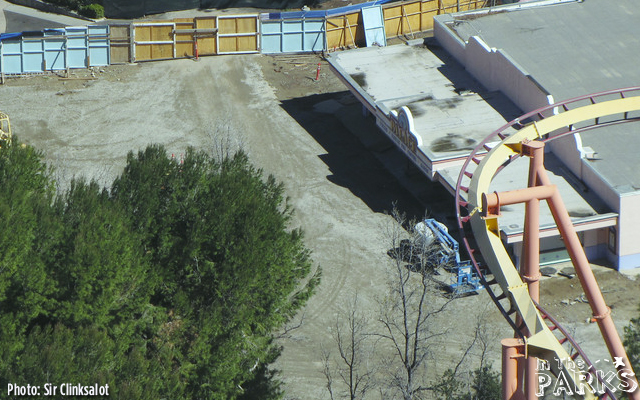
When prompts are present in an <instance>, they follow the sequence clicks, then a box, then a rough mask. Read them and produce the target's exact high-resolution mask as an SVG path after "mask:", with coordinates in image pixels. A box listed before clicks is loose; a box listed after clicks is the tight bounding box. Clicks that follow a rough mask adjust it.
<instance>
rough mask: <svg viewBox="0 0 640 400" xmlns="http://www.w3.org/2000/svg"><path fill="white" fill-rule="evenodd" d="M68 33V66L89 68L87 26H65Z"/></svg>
mask: <svg viewBox="0 0 640 400" xmlns="http://www.w3.org/2000/svg"><path fill="white" fill-rule="evenodd" d="M64 30H65V32H66V34H67V66H68V67H69V68H87V67H88V66H89V64H88V63H87V56H88V45H89V40H88V38H87V28H86V27H85V26H74V27H66V28H64Z"/></svg>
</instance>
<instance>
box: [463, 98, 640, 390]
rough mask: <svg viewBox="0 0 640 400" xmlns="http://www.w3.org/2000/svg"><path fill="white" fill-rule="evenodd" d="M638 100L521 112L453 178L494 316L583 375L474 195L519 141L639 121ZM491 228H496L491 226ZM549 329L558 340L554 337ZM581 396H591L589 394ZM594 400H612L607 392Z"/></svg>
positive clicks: (572, 346) (576, 350) (573, 346)
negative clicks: (483, 216)
mask: <svg viewBox="0 0 640 400" xmlns="http://www.w3.org/2000/svg"><path fill="white" fill-rule="evenodd" d="M638 96H640V87H632V88H625V89H620V90H612V91H606V92H601V93H597V94H592V95H587V96H580V97H576V98H573V99H570V100H567V101H564V102H561V103H556V104H552V105H548V106H545V107H542V108H540V109H537V110H535V111H532V112H530V113H527V114H525V115H523V116H521V117H520V118H517V119H515V120H513V121H511V122H509V123H507V124H505V125H503V126H502V127H500V128H499V129H498V130H496V131H495V132H493V133H492V134H491V135H489V136H487V137H486V138H485V139H484V140H483V141H482V142H481V143H480V144H479V145H478V146H477V147H476V148H475V149H474V150H473V151H472V152H471V154H470V155H469V156H468V158H467V160H466V161H465V163H464V164H463V167H462V170H461V172H460V175H459V177H458V181H457V185H456V194H455V196H456V217H457V221H458V228H459V229H460V236H461V238H462V242H463V244H464V247H465V248H466V250H467V253H468V255H469V257H470V259H471V262H472V263H473V266H474V268H475V270H476V272H477V273H478V275H479V277H480V278H481V280H482V283H483V284H484V285H485V288H486V289H487V292H488V293H489V296H490V297H491V299H492V300H493V302H494V303H495V304H496V306H497V308H498V310H499V311H500V313H501V314H502V315H503V316H504V318H505V319H506V320H507V322H508V323H509V325H510V326H511V327H512V328H513V329H514V332H515V333H516V335H517V336H518V337H520V338H521V339H524V338H525V337H524V334H523V329H524V328H525V327H527V328H528V329H529V331H530V332H532V337H531V338H529V339H530V342H531V341H532V340H533V341H534V342H535V345H534V347H533V348H536V347H535V346H538V347H537V349H538V354H537V355H539V356H540V357H541V358H545V356H546V357H549V356H552V355H553V356H555V357H557V358H559V359H564V358H565V357H571V359H572V360H575V359H576V358H577V357H580V358H581V359H582V361H583V362H584V363H585V365H587V366H588V369H589V371H591V370H592V369H594V368H595V367H594V366H593V364H592V363H591V362H590V361H589V359H588V358H587V356H586V354H585V353H584V351H582V349H580V347H579V346H578V345H577V343H576V341H575V340H574V339H573V338H572V337H571V336H570V335H569V333H568V332H567V331H566V329H564V328H563V327H562V326H561V325H560V323H558V321H556V320H555V319H553V317H551V316H550V315H549V314H548V313H547V312H546V311H544V310H542V308H541V307H540V306H539V305H538V304H537V303H534V302H533V301H532V300H531V298H530V297H529V296H528V294H527V292H526V284H525V283H524V282H523V281H522V280H521V278H520V276H519V273H518V271H517V270H516V268H515V266H514V265H513V263H512V262H511V261H510V259H509V260H508V261H506V262H505V260H506V259H508V255H507V253H506V250H505V249H504V246H503V245H502V243H501V241H500V239H499V238H498V237H494V236H495V235H493V234H492V231H491V229H489V227H488V225H487V223H486V222H485V221H483V220H482V219H481V218H480V213H479V211H480V208H481V201H480V196H481V195H482V193H486V191H487V190H488V182H490V181H491V179H493V176H494V175H495V174H497V173H498V172H500V171H501V170H502V169H503V168H504V167H506V166H507V165H508V164H509V163H511V162H512V161H514V160H515V159H516V158H518V157H519V153H518V151H516V150H514V149H516V148H517V143H520V142H522V141H523V140H539V141H543V142H550V141H553V140H556V139H559V138H562V137H565V136H567V135H573V134H576V133H579V132H584V131H588V130H591V129H596V128H600V127H603V126H608V125H614V124H621V123H627V122H634V121H639V120H640V113H639V112H636V111H638V110H640V97H638ZM549 117H553V118H549ZM545 119H548V121H545ZM552 120H553V122H552ZM485 158H486V160H485ZM489 158H491V159H489ZM479 174H482V175H483V176H482V177H480V176H479ZM492 228H493V229H494V230H497V225H496V226H495V227H492ZM493 233H495V232H493ZM480 265H483V266H488V267H489V270H490V272H491V274H492V275H493V278H492V279H489V278H488V277H487V276H486V275H485V271H483V270H482V268H480ZM548 322H550V323H551V324H550V325H549V324H548ZM552 330H553V331H555V332H559V333H561V335H562V336H563V337H561V338H560V339H558V338H557V337H556V336H554V334H553V333H552ZM534 337H535V339H534ZM563 344H564V345H565V346H568V349H567V348H565V347H563ZM569 351H570V352H571V353H572V356H569ZM596 375H597V374H596ZM572 378H573V379H575V378H576V377H572ZM605 387H606V386H605ZM584 397H585V398H596V396H593V395H592V396H589V394H587V395H585V396H584ZM600 398H602V399H609V398H610V399H616V398H615V396H614V395H613V393H611V391H607V392H606V393H604V394H602V395H601V396H600Z"/></svg>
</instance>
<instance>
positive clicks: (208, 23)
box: [194, 17, 218, 56]
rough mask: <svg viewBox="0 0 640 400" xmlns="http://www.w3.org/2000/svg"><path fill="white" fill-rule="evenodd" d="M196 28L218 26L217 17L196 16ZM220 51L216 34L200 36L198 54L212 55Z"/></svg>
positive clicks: (213, 27)
mask: <svg viewBox="0 0 640 400" xmlns="http://www.w3.org/2000/svg"><path fill="white" fill-rule="evenodd" d="M194 20H195V24H196V29H215V28H217V27H218V25H217V19H216V17H207V18H195V19H194ZM217 53H218V46H217V45H216V38H215V36H213V35H212V36H210V37H199V38H198V54H199V55H201V56H210V55H214V54H217Z"/></svg>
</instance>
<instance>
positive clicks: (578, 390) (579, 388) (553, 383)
mask: <svg viewBox="0 0 640 400" xmlns="http://www.w3.org/2000/svg"><path fill="white" fill-rule="evenodd" d="M555 362H556V363H557V364H556V366H557V376H554V374H552V372H551V370H552V368H551V365H550V364H549V362H547V361H545V360H538V365H537V367H536V370H537V371H538V391H537V392H536V395H537V396H538V397H542V396H544V395H545V392H552V393H553V394H554V396H562V395H564V394H566V395H569V396H571V395H573V394H578V395H584V394H585V393H587V392H591V393H593V394H595V395H601V394H604V393H606V392H607V391H609V392H611V393H616V392H627V393H631V392H634V391H635V390H636V389H638V384H637V383H636V382H635V380H634V379H632V377H633V376H634V373H633V371H632V370H631V369H629V368H628V367H627V366H626V365H625V364H624V361H623V360H622V357H615V360H614V361H609V360H606V359H605V360H602V362H600V360H599V361H596V362H595V363H594V368H591V369H589V366H588V365H587V364H586V363H585V362H584V361H582V360H578V361H573V360H572V359H571V358H566V359H562V358H561V359H555ZM598 367H601V368H602V369H598Z"/></svg>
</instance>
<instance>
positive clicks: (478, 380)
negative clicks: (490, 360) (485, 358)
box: [434, 365, 502, 400]
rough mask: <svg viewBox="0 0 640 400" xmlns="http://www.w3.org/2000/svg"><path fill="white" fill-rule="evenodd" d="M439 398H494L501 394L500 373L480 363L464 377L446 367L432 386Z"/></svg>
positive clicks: (442, 399)
mask: <svg viewBox="0 0 640 400" xmlns="http://www.w3.org/2000/svg"><path fill="white" fill-rule="evenodd" d="M434 389H435V390H434V391H435V393H436V397H437V398H438V399H440V400H495V399H500V397H501V396H502V383H501V379H500V373H499V372H497V371H495V370H494V369H493V367H492V366H491V365H482V366H480V367H479V368H478V369H476V370H475V371H473V372H472V373H471V374H470V376H467V377H466V379H463V378H461V377H460V376H456V374H455V373H454V371H453V370H451V369H448V370H446V371H445V373H444V374H443V376H442V378H441V380H440V382H439V383H438V384H437V385H436V386H435V388H434Z"/></svg>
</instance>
